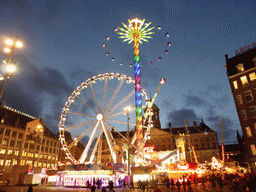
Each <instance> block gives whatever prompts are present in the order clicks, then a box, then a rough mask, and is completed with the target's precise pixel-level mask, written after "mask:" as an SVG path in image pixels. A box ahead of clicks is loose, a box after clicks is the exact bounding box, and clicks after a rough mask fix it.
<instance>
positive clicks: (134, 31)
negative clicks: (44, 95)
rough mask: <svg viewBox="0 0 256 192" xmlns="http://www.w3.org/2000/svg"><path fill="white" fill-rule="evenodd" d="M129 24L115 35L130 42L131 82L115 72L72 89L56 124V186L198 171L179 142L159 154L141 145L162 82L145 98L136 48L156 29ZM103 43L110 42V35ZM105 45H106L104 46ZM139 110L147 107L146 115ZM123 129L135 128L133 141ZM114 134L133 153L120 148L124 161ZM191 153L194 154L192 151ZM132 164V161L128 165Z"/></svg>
mask: <svg viewBox="0 0 256 192" xmlns="http://www.w3.org/2000/svg"><path fill="white" fill-rule="evenodd" d="M128 22H129V23H128V25H126V24H124V23H122V25H123V26H124V28H120V27H118V28H115V30H114V31H115V32H116V33H117V34H119V35H121V36H119V38H122V39H124V40H123V42H127V41H128V44H130V43H131V42H133V48H134V80H133V79H132V78H131V77H128V76H126V75H123V74H119V73H103V74H99V75H97V76H93V77H91V78H89V79H87V80H86V81H84V82H82V83H81V84H80V85H79V86H78V87H77V88H76V89H75V90H74V91H73V93H72V94H71V96H70V97H69V98H68V100H67V102H66V103H65V106H64V108H63V110H62V114H61V118H60V123H59V139H60V142H61V146H62V151H63V152H64V153H65V155H66V162H64V163H63V162H62V163H60V165H63V166H60V165H59V167H62V168H61V169H59V171H58V173H56V174H55V175H52V176H51V180H53V181H54V180H55V182H56V185H63V186H75V187H77V186H88V185H89V184H92V183H95V182H96V180H100V181H101V183H102V186H104V185H108V182H109V181H110V180H111V181H113V182H114V185H115V186H118V184H119V181H120V180H123V179H125V178H127V176H128V175H129V177H128V180H127V182H129V181H130V179H133V181H135V182H136V181H138V180H146V179H149V180H150V179H154V178H157V177H162V176H165V175H166V176H167V177H177V178H180V175H181V174H184V172H186V173H188V172H190V174H192V173H193V174H194V173H195V172H196V170H197V171H198V167H197V160H195V163H186V157H185V149H184V146H185V145H184V140H182V139H179V140H177V141H176V146H177V147H178V149H182V150H177V149H175V150H173V151H161V152H159V151H154V149H153V148H150V147H145V146H144V144H145V143H146V141H147V139H150V130H151V128H152V126H153V125H152V120H151V119H152V106H153V103H154V101H155V99H156V97H157V94H158V92H159V90H160V88H161V86H162V84H164V83H165V79H161V80H160V85H159V87H158V89H157V91H156V93H155V95H154V97H153V98H152V99H149V98H148V97H147V94H146V90H145V89H142V88H141V75H140V74H141V64H140V49H139V44H142V41H145V42H148V40H147V39H150V38H152V37H151V36H150V35H151V34H154V33H155V32H153V31H152V30H153V29H154V27H151V28H148V27H149V26H150V24H151V23H146V22H145V19H144V20H139V19H137V18H136V19H132V20H128ZM157 29H158V30H160V29H161V28H160V27H159V26H158V28H157ZM167 34H168V33H167ZM168 37H169V35H168ZM107 40H110V37H109V36H108V37H107ZM168 46H170V43H168ZM103 47H106V44H105V43H103ZM167 52H168V51H167ZM165 53H166V51H165ZM107 55H109V53H108V54H107ZM134 97H135V100H134ZM127 106H134V107H130V110H129V114H130V116H128V121H127V120H126V116H125V114H127V115H129V114H128V113H125V112H124V108H126V107H127ZM143 109H146V111H145V113H144V115H143V114H142V111H143ZM134 112H135V115H133V114H134ZM146 121H148V122H147V123H146V124H147V126H145V122H146ZM127 126H128V129H129V126H131V127H133V128H135V129H134V130H131V131H133V132H134V134H133V137H132V138H127V137H126V136H124V135H122V134H119V131H122V130H124V129H126V127H127ZM113 130H114V132H116V133H118V134H119V135H120V137H122V139H123V141H125V142H126V143H128V146H130V147H132V148H133V149H134V150H133V151H134V153H133V154H130V155H129V147H128V148H124V149H121V150H122V151H126V153H127V154H128V158H127V159H123V158H121V160H120V158H119V150H120V149H118V148H117V143H116V141H115V138H114V136H113ZM67 133H68V134H67ZM68 135H71V137H72V139H70V138H69V137H67V136H68ZM104 139H105V141H107V144H106V146H103V145H104V141H103V140H104ZM78 143H83V145H84V150H83V151H82V152H81V153H80V156H79V157H78V156H77V154H74V153H72V151H73V150H74V149H76V147H77V146H78ZM126 146H127V145H126ZM106 148H108V150H109V151H110V154H111V155H110V159H108V160H109V162H107V163H106V162H105V163H102V162H103V154H104V153H106ZM192 149H193V147H192ZM193 153H194V154H195V152H194V151H193ZM195 158H196V156H195ZM130 162H133V164H132V166H131V165H130ZM46 175H47V174H46ZM130 175H131V178H130Z"/></svg>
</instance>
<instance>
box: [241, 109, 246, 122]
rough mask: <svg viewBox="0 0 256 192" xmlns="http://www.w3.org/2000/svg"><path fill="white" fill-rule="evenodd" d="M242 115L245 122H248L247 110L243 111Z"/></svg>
mask: <svg viewBox="0 0 256 192" xmlns="http://www.w3.org/2000/svg"><path fill="white" fill-rule="evenodd" d="M241 114H242V118H243V120H246V119H247V115H246V112H245V110H243V111H241Z"/></svg>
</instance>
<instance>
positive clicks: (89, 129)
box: [67, 123, 96, 149]
mask: <svg viewBox="0 0 256 192" xmlns="http://www.w3.org/2000/svg"><path fill="white" fill-rule="evenodd" d="M95 125H96V123H95V124H93V125H92V126H91V127H90V128H88V129H87V130H85V131H84V132H83V133H82V134H81V135H80V136H79V137H78V138H77V140H76V141H75V140H74V141H73V142H72V143H70V144H69V145H68V146H67V148H68V149H70V148H71V147H73V146H74V144H75V143H76V142H78V141H80V140H81V139H82V138H83V137H84V136H86V135H87V134H88V133H89V132H90V131H91V130H92V129H93V128H94V127H95Z"/></svg>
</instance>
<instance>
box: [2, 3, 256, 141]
mask: <svg viewBox="0 0 256 192" xmlns="http://www.w3.org/2000/svg"><path fill="white" fill-rule="evenodd" d="M255 13H256V2H255V1H249V0H245V1H238V0H227V1H221V0H216V1H206V0H194V1H192V0H171V1H170V0H149V1H146V0H141V1H139V0H137V1H132V0H125V1H123V0H112V1H111V0H108V1H106V0H94V1H91V0H86V1H84V0H72V1H71V0H70V1H68V0H66V1H65V0H62V1H58V0H22V1H19V0H8V1H7V0H3V1H1V2H0V49H1V52H0V57H1V60H4V59H8V58H9V55H8V54H5V53H4V52H3V49H4V47H6V45H5V39H6V38H7V37H9V38H13V39H14V38H15V37H16V36H17V35H18V38H19V40H21V41H22V42H23V43H24V46H23V48H21V49H18V48H17V49H16V50H15V53H14V60H15V61H17V62H18V66H17V67H18V71H17V72H16V73H15V74H14V75H13V76H12V77H11V78H10V79H8V80H7V83H6V86H5V89H4V93H3V96H2V98H1V100H2V101H4V102H5V104H6V105H7V106H10V107H13V108H15V109H17V110H19V111H22V112H25V113H27V114H29V115H32V116H34V117H37V118H40V117H42V118H43V122H44V123H45V124H46V125H47V126H48V127H49V128H50V129H51V130H52V131H53V132H54V133H57V132H58V124H59V120H60V115H61V111H62V108H63V107H64V104H65V102H66V101H67V99H68V97H69V96H70V95H71V93H72V92H73V90H75V89H76V87H77V86H79V85H80V84H81V83H82V82H84V81H85V80H87V79H89V78H91V77H93V76H95V75H98V74H101V73H111V72H115V73H120V74H124V75H127V76H130V77H132V78H133V77H134V75H133V67H132V68H130V67H129V64H130V63H133V45H132V43H131V44H129V45H128V43H126V42H125V43H122V40H121V39H119V38H118V36H119V35H117V34H116V33H115V32H114V29H115V28H116V27H123V26H122V24H121V22H124V23H125V24H128V19H133V18H136V17H137V18H139V19H144V18H145V20H146V21H147V22H152V24H151V25H152V26H154V27H156V28H157V26H161V30H156V29H154V31H155V34H153V35H152V37H153V38H152V39H149V42H148V43H147V42H145V43H143V44H142V45H141V46H140V51H141V53H140V56H141V64H142V68H141V85H142V87H143V88H144V89H146V92H147V94H148V96H150V95H151V96H152V97H153V95H154V93H155V92H156V90H157V88H158V86H159V80H160V78H165V79H166V84H164V85H163V86H162V87H161V89H160V92H159V95H158V97H157V99H156V101H155V104H156V105H157V106H158V107H159V109H160V120H161V125H162V128H168V122H171V123H172V126H173V127H184V120H187V123H188V125H189V126H191V125H192V124H193V121H196V122H197V123H198V124H199V123H200V122H201V119H202V118H203V119H204V122H205V124H207V125H208V126H209V127H211V128H212V129H213V130H214V131H218V132H219V134H218V137H219V139H220V138H221V137H220V118H221V116H222V118H223V123H224V127H226V129H224V135H225V141H226V142H228V141H229V142H230V141H236V130H239V131H240V133H241V127H240V123H239V120H238V115H237V112H236V108H235V103H234V99H233V96H232V94H231V89H230V85H229V81H228V77H227V75H226V69H225V68H223V66H224V65H225V56H224V55H225V54H228V55H229V58H231V57H234V56H235V50H237V49H239V48H240V47H243V46H245V45H247V44H249V45H251V44H252V42H253V41H255V40H256V39H255V29H256V14H255ZM167 32H168V33H169V37H166V36H165V33H167ZM107 36H109V37H110V41H107V39H106V38H107ZM168 42H170V43H171V46H170V47H168V46H167V43H168ZM103 43H106V44H107V47H105V48H103V47H102V44H103ZM165 50H168V54H165V53H164V51H165ZM106 52H109V53H110V55H109V56H106ZM112 57H114V58H115V61H112V60H111V58H112ZM158 57H162V60H161V61H158ZM151 61H152V64H151V65H150V64H149V63H150V62H151ZM120 62H123V65H120ZM2 73H4V72H3V69H2ZM116 86H117V85H116ZM130 86H132V85H130ZM92 105H93V104H92ZM132 115H133V116H135V114H132ZM122 118H125V117H122ZM123 121H125V119H124V120H123ZM125 129H126V127H125V126H123V127H121V128H120V130H125Z"/></svg>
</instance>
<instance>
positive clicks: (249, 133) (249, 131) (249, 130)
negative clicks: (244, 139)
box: [246, 127, 252, 137]
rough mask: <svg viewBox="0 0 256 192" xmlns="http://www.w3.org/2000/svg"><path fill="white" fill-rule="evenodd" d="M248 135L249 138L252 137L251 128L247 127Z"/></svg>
mask: <svg viewBox="0 0 256 192" xmlns="http://www.w3.org/2000/svg"><path fill="white" fill-rule="evenodd" d="M246 133H247V135H248V137H251V136H252V132H251V129H250V127H246Z"/></svg>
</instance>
